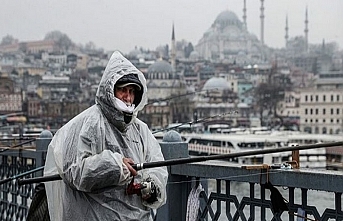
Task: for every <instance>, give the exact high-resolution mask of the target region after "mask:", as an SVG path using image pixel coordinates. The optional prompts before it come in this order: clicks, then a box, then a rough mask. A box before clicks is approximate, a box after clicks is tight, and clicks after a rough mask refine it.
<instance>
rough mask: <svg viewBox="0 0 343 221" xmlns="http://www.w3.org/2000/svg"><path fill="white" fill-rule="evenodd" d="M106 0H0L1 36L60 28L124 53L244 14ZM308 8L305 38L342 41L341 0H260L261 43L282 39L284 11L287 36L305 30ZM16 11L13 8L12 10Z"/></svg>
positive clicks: (251, 19) (251, 14)
mask: <svg viewBox="0 0 343 221" xmlns="http://www.w3.org/2000/svg"><path fill="white" fill-rule="evenodd" d="M215 2H216V4H214V3H213V1H211V0H200V1H197V0H187V1H181V0H175V1H170V0H166V1H158V0H149V1H146V0H144V1H134V0H128V1H118V0H113V1H108V0H100V1H96V0H84V1H80V0H74V1H66V0H64V1H58V0H52V1H44V0H35V1H30V2H25V4H18V3H16V2H15V1H10V0H0V4H1V6H2V8H3V12H2V13H1V14H0V27H1V29H0V37H1V38H3V37H4V36H6V35H11V36H13V37H14V38H16V39H18V40H19V41H35V40H42V39H44V37H45V35H46V34H47V33H49V32H51V31H55V30H58V31H61V32H62V33H65V34H66V35H68V36H69V38H70V39H71V40H72V41H73V42H74V43H76V44H86V43H88V42H90V41H91V42H94V44H95V45H96V47H98V48H100V47H101V48H104V49H105V50H116V49H118V50H120V51H122V52H124V53H128V52H129V51H131V50H133V49H134V47H135V46H137V47H143V48H145V49H150V50H154V49H156V47H158V46H161V45H166V44H170V42H171V32H172V26H173V24H174V27H175V37H176V40H177V41H181V40H183V39H184V40H186V41H189V42H191V43H192V44H193V45H196V44H197V43H198V41H199V40H200V39H201V37H202V35H203V34H204V33H205V32H206V31H207V30H208V29H209V28H210V26H211V25H212V24H213V22H214V20H215V19H216V17H217V16H218V15H219V14H220V13H221V12H223V11H224V10H230V11H233V12H234V13H235V14H236V15H237V17H238V18H239V19H240V20H241V21H242V20H243V2H244V1H243V0H217V1H215ZM260 7H261V2H260V1H259V0H253V1H251V0H246V8H247V13H246V15H247V26H248V31H249V32H250V33H252V34H254V35H256V37H257V38H258V39H260V27H261V21H260V14H261V12H260ZM306 8H307V9H308V21H309V24H308V28H309V43H310V44H320V43H322V41H323V40H325V42H332V41H335V42H337V43H338V45H339V46H340V49H342V47H343V28H340V27H341V22H342V21H343V14H342V13H341V12H340V11H341V9H343V1H341V0H330V1H325V0H311V1H299V0H278V1H271V0H264V16H265V19H264V43H265V44H266V45H268V46H270V47H274V48H281V47H284V45H285V25H286V16H287V17H288V27H289V31H288V34H289V37H290V38H292V37H295V36H304V29H305V12H306ZM14 12H16V13H14Z"/></svg>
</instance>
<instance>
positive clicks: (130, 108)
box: [114, 97, 135, 113]
mask: <svg viewBox="0 0 343 221" xmlns="http://www.w3.org/2000/svg"><path fill="white" fill-rule="evenodd" d="M114 106H115V107H116V108H117V109H118V110H120V111H123V112H127V113H133V110H134V109H135V105H134V104H131V105H130V106H128V105H127V104H126V103H124V102H123V101H122V100H120V99H118V98H116V97H115V98H114Z"/></svg>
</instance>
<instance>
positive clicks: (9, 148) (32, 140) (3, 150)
mask: <svg viewBox="0 0 343 221" xmlns="http://www.w3.org/2000/svg"><path fill="white" fill-rule="evenodd" d="M35 140H36V139H30V140H27V141H24V142H21V143H19V144H16V145H13V146H10V147H5V148H3V149H2V150H1V151H0V153H2V152H5V151H7V150H11V149H14V148H16V147H20V146H23V145H24V144H28V143H32V142H34V141H35Z"/></svg>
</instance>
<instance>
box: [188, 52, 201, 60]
mask: <svg viewBox="0 0 343 221" xmlns="http://www.w3.org/2000/svg"><path fill="white" fill-rule="evenodd" d="M189 59H191V60H197V59H199V53H198V52H197V51H192V52H191V53H190V55H189Z"/></svg>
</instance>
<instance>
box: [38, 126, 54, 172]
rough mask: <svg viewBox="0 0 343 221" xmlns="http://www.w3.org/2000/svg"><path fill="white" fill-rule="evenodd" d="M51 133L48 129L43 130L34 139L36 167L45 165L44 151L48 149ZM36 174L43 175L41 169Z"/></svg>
mask: <svg viewBox="0 0 343 221" xmlns="http://www.w3.org/2000/svg"><path fill="white" fill-rule="evenodd" d="M52 137H53V136H52V133H51V132H50V131H48V130H43V131H42V132H41V134H40V135H39V138H37V139H36V152H37V157H36V168H38V167H41V166H44V165H45V158H46V153H47V151H48V146H49V143H50V141H51V139H52ZM37 174H38V176H43V171H39V172H37Z"/></svg>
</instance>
